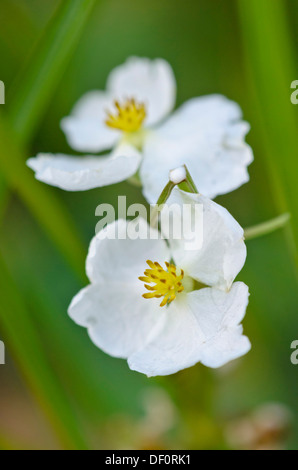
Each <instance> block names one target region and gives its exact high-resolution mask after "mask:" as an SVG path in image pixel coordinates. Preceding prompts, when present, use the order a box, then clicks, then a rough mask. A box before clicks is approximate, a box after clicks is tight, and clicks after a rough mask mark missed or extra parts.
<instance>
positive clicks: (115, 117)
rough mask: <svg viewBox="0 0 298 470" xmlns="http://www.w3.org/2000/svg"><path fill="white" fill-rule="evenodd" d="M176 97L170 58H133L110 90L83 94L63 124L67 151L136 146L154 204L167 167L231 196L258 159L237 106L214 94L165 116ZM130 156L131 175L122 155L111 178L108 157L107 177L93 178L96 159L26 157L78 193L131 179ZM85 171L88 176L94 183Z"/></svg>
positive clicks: (44, 176) (211, 192)
mask: <svg viewBox="0 0 298 470" xmlns="http://www.w3.org/2000/svg"><path fill="white" fill-rule="evenodd" d="M175 99H176V83H175V77H174V74H173V71H172V69H171V67H170V65H169V64H168V63H167V62H166V61H165V60H163V59H155V60H149V59H146V58H137V57H131V58H129V59H128V60H127V61H126V62H125V63H124V64H123V65H120V66H118V67H116V68H115V69H114V70H113V71H112V72H111V73H110V75H109V77H108V80H107V86H106V91H91V92H89V93H87V94H86V95H84V96H83V97H82V98H81V99H80V100H79V102H78V103H77V104H76V106H75V107H74V109H73V111H72V113H71V115H70V116H68V117H66V118H64V119H63V120H62V123H61V127H62V129H63V131H64V132H65V134H66V137H67V140H68V142H69V144H70V146H71V147H72V148H73V149H75V150H77V151H80V152H88V153H98V152H100V151H103V150H107V149H110V148H116V149H117V151H116V154H117V155H118V156H119V155H120V156H122V157H123V156H125V155H126V154H127V150H128V148H131V146H133V147H135V148H137V149H138V150H139V151H140V152H141V153H142V156H143V161H142V164H141V166H140V170H139V176H140V179H141V183H142V185H143V191H144V195H145V197H146V198H147V200H148V201H149V202H152V203H153V202H156V199H157V196H158V195H159V189H160V188H161V187H163V186H164V185H165V184H166V182H167V180H168V173H169V170H171V169H172V168H175V167H178V166H180V165H182V164H184V163H185V164H186V165H187V166H188V168H189V170H190V172H191V174H192V175H193V177H194V178H195V179H196V180H197V181H198V182H199V184H200V188H201V190H202V192H203V194H206V195H207V196H208V197H212V198H213V197H215V196H217V195H218V194H224V193H227V192H229V191H232V190H234V189H236V188H238V187H239V186H241V185H242V184H243V183H245V182H247V181H248V180H249V175H248V172H247V166H248V165H249V164H250V163H251V162H252V160H253V155H252V151H251V148H250V147H249V146H248V145H247V144H246V143H245V141H244V138H245V135H246V134H247V132H248V130H249V125H248V124H247V123H245V122H243V121H241V118H242V113H241V110H240V108H239V106H238V105H237V104H236V103H234V102H233V101H230V100H228V99H227V98H225V97H224V96H221V95H210V96H205V97H202V98H194V99H191V100H189V101H187V102H186V103H185V104H184V105H183V106H182V107H181V108H180V109H178V110H177V111H175V112H174V113H173V115H172V116H171V117H168V116H169V114H170V112H171V111H172V110H173V108H174V106H175ZM165 118H167V119H165ZM124 143H125V144H126V153H125V154H123V147H121V149H120V151H119V149H118V147H119V146H122V145H123V144H124ZM127 146H129V147H127ZM129 156H130V162H127V168H126V171H123V166H125V165H126V164H125V162H124V160H123V158H122V163H123V164H121V163H120V164H119V168H117V167H116V168H115V165H113V171H115V172H114V173H112V172H111V171H110V161H109V160H108V159H106V160H104V161H102V162H101V165H100V169H102V168H103V173H104V174H106V173H108V174H109V178H104V177H102V176H101V171H100V172H98V173H96V171H97V166H98V165H99V164H100V157H98V158H97V160H95V161H96V163H95V164H94V165H93V163H92V159H90V158H84V157H81V158H80V159H79V161H78V166H79V170H77V168H76V165H75V166H74V163H75V162H74V159H73V158H68V157H63V159H62V160H61V157H60V156H55V155H48V156H47V158H46V159H45V157H44V156H42V157H40V156H37V157H36V158H35V159H31V160H29V165H30V166H31V168H33V169H34V170H35V171H36V172H37V173H36V175H37V177H38V178H39V179H40V180H42V181H44V182H46V183H48V184H52V185H54V186H59V187H62V188H64V189H68V190H74V191H77V190H83V189H89V188H93V187H95V185H96V186H103V185H105V184H109V183H113V182H117V181H121V180H125V179H127V178H128V177H129V176H131V175H133V174H134V173H135V172H136V170H137V167H138V166H139V163H140V158H139V156H138V155H136V154H133V155H131V152H129ZM185 156H186V157H185ZM133 157H134V158H135V161H134V164H133ZM106 165H107V166H108V168H106ZM57 167H58V169H60V168H61V167H62V168H63V172H64V173H65V179H66V180H67V181H66V183H65V184H64V181H63V173H59V174H58V175H57V172H56V171H55V170H56V169H57ZM157 168H158V171H157ZM40 169H42V171H40ZM52 169H54V170H53V171H52ZM84 170H85V172H86V173H87V174H89V175H90V184H89V183H88V182H87V181H88V179H89V178H86V176H85V173H84ZM49 174H50V177H48V175H49ZM56 175H57V177H56ZM70 175H72V176H73V179H72V178H71V176H70ZM81 179H82V180H83V184H80V181H81ZM58 180H59V181H58ZM107 180H109V182H108V183H107ZM72 181H73V184H72Z"/></svg>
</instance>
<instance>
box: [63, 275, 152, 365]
mask: <svg viewBox="0 0 298 470" xmlns="http://www.w3.org/2000/svg"><path fill="white" fill-rule="evenodd" d="M142 293H144V286H142V283H141V281H139V280H138V279H137V278H136V279H135V280H134V281H132V280H126V279H125V278H124V279H123V280H122V282H119V281H109V282H106V283H99V284H92V285H90V286H88V287H86V288H85V289H83V290H82V291H81V292H79V293H78V294H77V296H76V297H75V298H74V299H73V301H72V303H71V305H70V307H69V311H68V313H69V315H70V317H71V318H72V319H73V320H74V321H75V322H76V323H78V324H79V325H81V326H84V327H86V328H88V333H89V336H90V338H91V340H92V341H93V343H94V344H95V345H96V346H97V347H99V348H100V349H102V350H103V351H104V352H106V353H107V354H110V355H111V356H115V357H122V358H127V357H128V356H129V355H130V354H132V353H133V352H134V351H136V350H138V349H140V348H141V347H142V346H144V344H146V341H147V338H148V336H149V334H150V332H151V330H152V328H154V327H155V325H156V323H157V322H158V320H159V317H160V310H161V308H160V307H159V303H160V302H158V299H150V300H146V299H144V298H143V297H142Z"/></svg>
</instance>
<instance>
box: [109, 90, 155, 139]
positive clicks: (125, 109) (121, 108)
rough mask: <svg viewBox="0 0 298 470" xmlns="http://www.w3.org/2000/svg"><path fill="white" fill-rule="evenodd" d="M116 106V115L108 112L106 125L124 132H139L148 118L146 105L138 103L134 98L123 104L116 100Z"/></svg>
mask: <svg viewBox="0 0 298 470" xmlns="http://www.w3.org/2000/svg"><path fill="white" fill-rule="evenodd" d="M114 105H115V108H116V110H115V113H114V114H112V113H110V112H107V115H108V118H107V119H106V121H105V123H106V125H107V126H109V127H112V128H113V129H119V130H121V131H124V132H136V131H138V130H139V129H140V127H141V126H142V123H143V121H144V119H145V117H146V108H145V105H144V103H138V102H137V101H135V99H134V98H131V99H127V100H126V101H125V102H124V103H123V104H120V103H119V101H117V100H115V101H114Z"/></svg>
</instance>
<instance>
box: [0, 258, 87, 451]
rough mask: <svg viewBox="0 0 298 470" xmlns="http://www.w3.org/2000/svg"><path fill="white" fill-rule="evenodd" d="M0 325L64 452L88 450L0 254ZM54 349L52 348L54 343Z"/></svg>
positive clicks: (69, 405)
mask: <svg viewBox="0 0 298 470" xmlns="http://www.w3.org/2000/svg"><path fill="white" fill-rule="evenodd" d="M0 296H1V305H2V308H1V309H0V325H1V332H2V333H3V335H4V336H3V338H4V342H5V344H7V346H8V347H9V350H10V352H11V353H12V355H13V357H14V359H15V361H16V363H17V364H18V366H19V369H20V370H21V372H22V375H23V377H24V378H25V380H26V382H27V384H28V385H29V387H30V389H31V390H32V391H33V393H34V396H35V397H36V399H37V401H38V403H39V404H40V406H41V408H42V409H43V411H44V412H45V414H46V415H47V417H48V419H49V422H50V423H51V425H52V427H53V429H54V431H55V433H56V435H57V437H58V438H59V440H60V443H61V445H62V447H63V448H64V449H67V450H69V449H75V450H84V449H86V448H87V445H86V443H85V440H84V438H83V437H82V431H81V425H80V423H79V422H78V421H77V418H76V415H75V412H74V410H73V408H72V405H71V403H70V400H69V397H68V396H67V395H66V394H65V392H64V391H63V388H62V387H61V384H60V383H59V381H58V379H57V377H56V375H55V372H54V371H53V369H52V367H51V364H50V363H49V362H48V359H47V357H46V355H45V352H44V345H43V344H42V342H41V339H40V337H39V335H38V332H37V331H36V325H35V324H34V322H33V321H32V317H31V314H30V311H29V310H28V309H27V306H26V305H25V303H24V300H23V298H22V296H21V295H20V293H19V290H18V288H17V286H16V285H15V283H14V281H13V279H12V278H11V274H10V272H9V271H8V269H7V267H6V264H5V262H4V261H3V259H2V257H1V254H0ZM53 348H55V345H54V344H53Z"/></svg>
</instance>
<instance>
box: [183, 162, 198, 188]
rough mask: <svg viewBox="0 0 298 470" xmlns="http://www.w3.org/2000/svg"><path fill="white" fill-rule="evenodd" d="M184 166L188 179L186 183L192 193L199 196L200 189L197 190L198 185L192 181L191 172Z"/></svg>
mask: <svg viewBox="0 0 298 470" xmlns="http://www.w3.org/2000/svg"><path fill="white" fill-rule="evenodd" d="M183 166H184V168H185V172H186V179H185V182H186V183H187V185H188V187H189V190H190V192H192V193H195V194H199V191H198V189H197V187H196V184H195V182H194V180H193V179H192V176H191V174H190V173H189V171H188V168H187V166H186V165H183Z"/></svg>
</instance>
